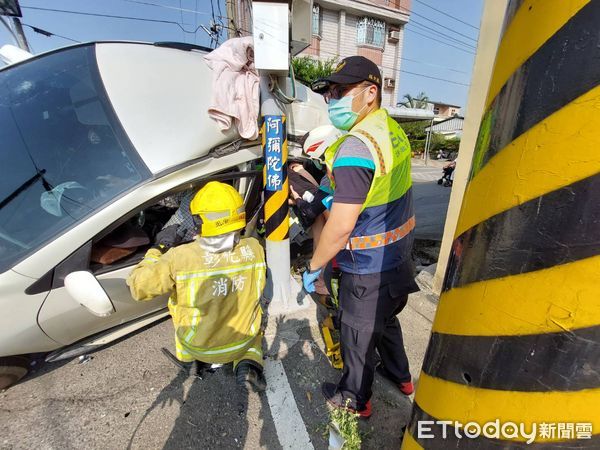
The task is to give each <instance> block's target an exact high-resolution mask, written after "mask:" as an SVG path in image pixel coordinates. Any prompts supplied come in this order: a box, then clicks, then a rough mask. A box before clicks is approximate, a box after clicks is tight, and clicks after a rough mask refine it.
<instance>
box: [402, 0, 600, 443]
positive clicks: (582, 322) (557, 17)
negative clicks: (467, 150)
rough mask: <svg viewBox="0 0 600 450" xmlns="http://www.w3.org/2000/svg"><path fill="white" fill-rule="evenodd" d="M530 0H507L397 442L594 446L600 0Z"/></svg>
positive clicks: (599, 397)
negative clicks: (411, 401) (440, 281)
mask: <svg viewBox="0 0 600 450" xmlns="http://www.w3.org/2000/svg"><path fill="white" fill-rule="evenodd" d="M498 3H499V2H498V0H487V1H486V4H485V8H484V16H483V17H484V19H486V18H487V20H488V22H487V24H489V23H490V22H489V20H490V17H489V16H488V13H487V12H488V11H492V10H495V8H496V6H497V5H498ZM539 6H540V5H539V4H538V3H536V2H523V1H520V0H511V1H510V2H509V3H508V8H507V10H506V17H505V19H504V27H503V28H504V33H503V36H502V38H501V40H500V43H499V45H498V46H497V49H498V50H497V54H496V61H495V64H494V71H493V73H492V76H491V81H490V83H489V87H488V90H487V96H486V100H485V104H484V105H485V106H484V111H483V115H482V118H481V121H480V125H479V135H478V138H477V142H476V144H475V153H474V156H473V160H472V162H471V167H470V171H469V178H468V181H467V184H466V188H465V192H464V198H463V203H462V208H461V212H460V216H459V219H458V223H457V225H456V230H455V232H454V242H453V244H452V250H451V254H450V258H449V263H448V269H447V271H446V276H445V280H444V284H443V288H442V295H441V296H440V300H439V305H438V307H437V311H436V315H435V319H434V321H433V325H432V332H431V337H430V341H429V346H428V349H427V353H426V357H425V360H424V362H423V366H422V369H421V374H420V376H419V384H418V387H417V391H416V394H415V398H414V405H413V413H412V417H411V422H410V423H409V425H408V426H407V431H406V433H405V436H404V440H403V445H402V449H403V450H412V449H421V448H427V449H429V448H453V449H467V448H468V449H482V450H484V449H489V448H525V447H527V446H528V444H533V445H531V447H532V448H545V449H559V448H599V445H600V415H599V414H598V405H599V404H600V377H599V376H598V374H600V345H598V343H599V342H600V305H599V302H598V298H600V281H599V278H598V267H600V256H599V255H600V246H599V242H600V227H599V226H598V224H599V223H600V208H599V206H598V201H597V199H598V196H599V195H600V154H599V153H598V152H597V151H592V152H590V149H592V148H597V147H598V145H599V144H598V143H599V142H600V140H599V138H598V131H597V127H596V117H597V111H598V110H597V103H596V101H597V98H598V89H599V81H598V73H599V72H598V71H599V69H600V58H599V55H600V49H599V48H598V47H597V46H595V43H596V42H597V34H594V33H592V32H591V30H597V24H598V21H599V20H600V19H599V18H600V2H580V3H577V4H575V3H572V2H564V1H551V0H548V1H547V2H544V6H545V7H544V8H541V7H539ZM495 19H497V14H496V15H495V18H494V20H495ZM482 24H483V26H482V28H481V30H482V32H483V36H484V38H485V33H486V31H487V30H486V28H485V27H486V25H487V24H486V21H485V20H484V21H482ZM592 35H593V36H594V39H595V40H594V41H593V42H594V45H584V44H583V43H587V42H590V40H589V39H590V36H592ZM522 36H527V40H526V41H525V40H524V39H522ZM494 48H496V45H494ZM481 51H486V50H484V49H483V48H481V47H480V48H479V49H478V52H481ZM557 55H560V58H557ZM478 56H479V55H478ZM476 67H477V66H476ZM594 142H595V143H596V144H594ZM465 162H466V161H465Z"/></svg>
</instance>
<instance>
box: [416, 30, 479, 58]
mask: <svg viewBox="0 0 600 450" xmlns="http://www.w3.org/2000/svg"><path fill="white" fill-rule="evenodd" d="M406 31H410V32H411V33H414V34H418V35H419V36H423V37H424V38H427V39H431V40H432V41H435V42H439V43H440V44H444V45H447V46H448V47H452V48H455V49H457V50H460V51H461V52H465V53H468V54H470V55H474V54H475V53H473V52H471V51H469V50H466V49H464V48H461V47H457V46H456V45H452V44H450V43H449V42H444V41H440V40H439V39H436V38H432V37H431V36H427V35H426V34H423V33H419V32H418V31H416V30H413V29H410V28H406Z"/></svg>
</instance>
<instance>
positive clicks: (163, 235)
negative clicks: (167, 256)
mask: <svg viewBox="0 0 600 450" xmlns="http://www.w3.org/2000/svg"><path fill="white" fill-rule="evenodd" d="M182 237H183V235H182V234H181V233H179V225H177V224H175V225H169V226H168V227H167V228H163V229H162V230H161V231H159V232H158V234H157V235H156V247H157V248H158V249H159V250H160V251H161V252H163V253H164V252H166V251H167V250H168V249H170V248H171V247H175V246H176V245H177V244H179V243H181V240H182Z"/></svg>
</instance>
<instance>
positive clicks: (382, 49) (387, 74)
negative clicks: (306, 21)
mask: <svg viewBox="0 0 600 450" xmlns="http://www.w3.org/2000/svg"><path fill="white" fill-rule="evenodd" d="M409 11H410V0H336V1H333V0H314V4H313V21H312V41H311V45H310V46H309V47H308V48H307V49H306V50H304V51H303V52H302V53H300V55H299V56H302V55H310V56H312V57H315V58H318V59H321V60H327V59H331V58H337V59H341V58H345V57H347V56H353V55H360V56H364V57H366V58H369V59H370V60H372V61H373V62H374V63H375V64H377V65H378V66H379V69H380V70H381V74H382V76H383V80H382V82H383V86H382V88H383V89H382V106H384V107H387V106H396V101H397V97H398V80H399V70H400V58H401V55H402V46H403V40H404V25H406V23H407V22H408V19H409Z"/></svg>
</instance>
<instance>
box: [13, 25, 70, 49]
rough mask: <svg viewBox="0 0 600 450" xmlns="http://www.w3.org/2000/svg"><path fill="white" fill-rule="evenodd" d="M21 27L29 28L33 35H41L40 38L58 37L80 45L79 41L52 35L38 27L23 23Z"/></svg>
mask: <svg viewBox="0 0 600 450" xmlns="http://www.w3.org/2000/svg"><path fill="white" fill-rule="evenodd" d="M22 25H23V26H24V27H29V28H31V29H32V30H33V31H34V32H35V33H38V34H41V35H42V36H46V37H59V38H62V39H65V40H67V41H71V42H76V43H78V44H80V43H81V41H78V40H76V39H71V38H70V37H67V36H62V35H60V34H56V33H52V32H51V31H47V30H44V29H43V28H39V27H34V26H33V25H29V24H27V23H23V24H22Z"/></svg>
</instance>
